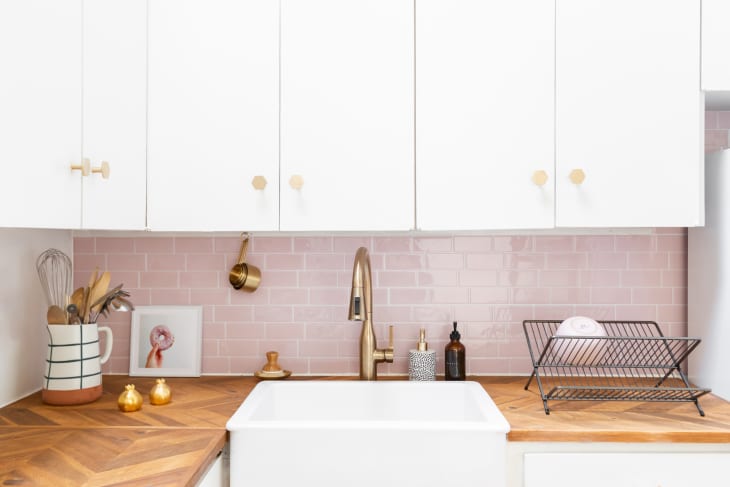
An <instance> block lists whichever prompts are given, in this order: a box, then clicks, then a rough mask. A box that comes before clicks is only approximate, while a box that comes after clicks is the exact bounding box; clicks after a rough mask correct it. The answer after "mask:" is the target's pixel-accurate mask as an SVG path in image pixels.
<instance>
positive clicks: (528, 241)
mask: <svg viewBox="0 0 730 487" xmlns="http://www.w3.org/2000/svg"><path fill="white" fill-rule="evenodd" d="M492 241H493V242H494V251H495V252H529V251H531V250H532V249H533V243H534V239H533V238H532V237H522V236H520V237H493V238H492Z"/></svg>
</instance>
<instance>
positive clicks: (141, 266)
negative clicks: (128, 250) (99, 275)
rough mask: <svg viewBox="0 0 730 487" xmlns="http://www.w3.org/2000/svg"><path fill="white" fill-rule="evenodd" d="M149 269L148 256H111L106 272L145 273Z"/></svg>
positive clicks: (107, 260)
mask: <svg viewBox="0 0 730 487" xmlns="http://www.w3.org/2000/svg"><path fill="white" fill-rule="evenodd" d="M146 268H147V256H146V255H144V254H109V255H107V257H106V270H108V271H110V272H114V271H144V270H146Z"/></svg>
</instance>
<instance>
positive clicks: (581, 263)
mask: <svg viewBox="0 0 730 487" xmlns="http://www.w3.org/2000/svg"><path fill="white" fill-rule="evenodd" d="M545 267H546V268H547V269H584V268H585V267H586V255H585V254H581V253H574V252H571V253H563V252H554V253H549V254H547V262H546V266H545Z"/></svg>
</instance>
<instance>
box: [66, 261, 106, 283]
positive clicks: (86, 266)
mask: <svg viewBox="0 0 730 487" xmlns="http://www.w3.org/2000/svg"><path fill="white" fill-rule="evenodd" d="M73 266H74V273H76V272H79V271H88V272H87V275H86V281H85V282H87V283H88V280H89V276H90V275H91V273H92V272H93V271H94V269H95V268H97V267H98V268H99V269H106V255H105V254H79V255H74V259H73ZM76 277H77V276H76V275H74V279H75V278H76ZM74 282H76V281H74ZM79 285H80V284H79Z"/></svg>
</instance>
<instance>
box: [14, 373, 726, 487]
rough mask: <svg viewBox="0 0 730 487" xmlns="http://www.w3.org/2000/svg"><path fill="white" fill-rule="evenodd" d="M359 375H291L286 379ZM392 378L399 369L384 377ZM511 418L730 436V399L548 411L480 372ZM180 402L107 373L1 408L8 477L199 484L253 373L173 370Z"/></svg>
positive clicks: (543, 426) (595, 433)
mask: <svg viewBox="0 0 730 487" xmlns="http://www.w3.org/2000/svg"><path fill="white" fill-rule="evenodd" d="M313 379H326V380H342V379H353V378H352V377H349V378H347V377H319V378H315V377H292V378H290V379H288V380H313ZM382 379H392V378H382ZM470 380H476V381H478V382H480V383H481V384H482V386H483V387H484V388H485V389H486V390H487V392H488V393H489V395H490V396H491V397H492V398H493V399H494V401H495V403H497V405H498V406H499V408H500V410H501V411H502V413H503V414H504V415H505V417H506V418H507V421H509V423H510V426H511V431H510V433H509V435H508V439H509V440H510V441H609V442H687V443H717V442H730V403H727V402H726V401H724V400H722V399H720V398H718V397H716V396H712V395H707V396H704V397H702V398H700V404H701V405H702V407H703V408H704V410H705V412H706V416H705V417H704V418H703V417H701V416H700V415H699V414H698V412H697V409H696V408H695V407H694V404H692V403H642V402H639V403H635V402H634V403H632V402H560V401H551V403H550V407H551V413H550V415H549V416H547V415H545V412H544V410H543V407H542V401H541V400H540V396H539V394H538V393H537V386H536V385H535V384H534V381H533V385H532V386H531V388H530V390H528V391H525V390H524V384H525V382H526V377H473V378H470ZM167 382H168V384H169V385H170V388H171V389H172V393H173V396H172V398H173V399H172V402H171V403H170V404H167V405H164V406H152V405H150V404H149V401H148V398H147V393H148V392H149V390H150V388H151V387H152V385H153V384H154V378H142V377H133V378H130V377H127V376H104V379H103V385H104V395H103V396H102V398H101V399H99V400H98V401H96V402H94V403H91V404H86V405H82V406H48V405H45V404H43V403H42V402H41V399H40V393H36V394H33V395H31V396H28V397H26V398H24V399H21V400H20V401H17V402H15V403H13V404H11V405H9V406H7V407H5V408H2V409H0V484H2V485H24V486H41V485H43V486H45V485H49V486H63V485H73V486H78V485H88V486H95V485H119V486H122V485H155V486H163V485H175V486H180V485H190V486H192V485H195V483H196V482H197V481H198V480H199V479H200V477H201V476H202V475H203V473H204V472H205V470H206V468H207V466H208V465H209V464H210V463H211V462H212V461H213V459H214V458H215V457H216V455H217V454H218V452H219V451H220V450H221V448H222V447H223V445H224V443H225V441H226V430H225V424H226V421H228V418H229V417H230V416H231V415H232V414H233V413H234V412H235V411H236V409H237V408H238V406H239V405H240V404H241V402H242V401H243V400H244V399H245V397H246V396H247V395H248V393H249V392H250V391H251V389H252V388H253V387H254V386H255V385H256V384H257V383H258V379H255V378H253V377H233V376H229V377H201V378H168V379H167ZM128 383H133V384H135V386H136V388H137V389H138V390H139V391H140V392H141V393H142V395H143V397H144V405H143V407H142V409H141V410H140V411H136V412H133V413H122V412H120V411H119V410H118V409H117V405H116V401H117V397H118V396H119V394H120V393H121V392H122V391H123V390H124V385H125V384H128Z"/></svg>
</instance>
